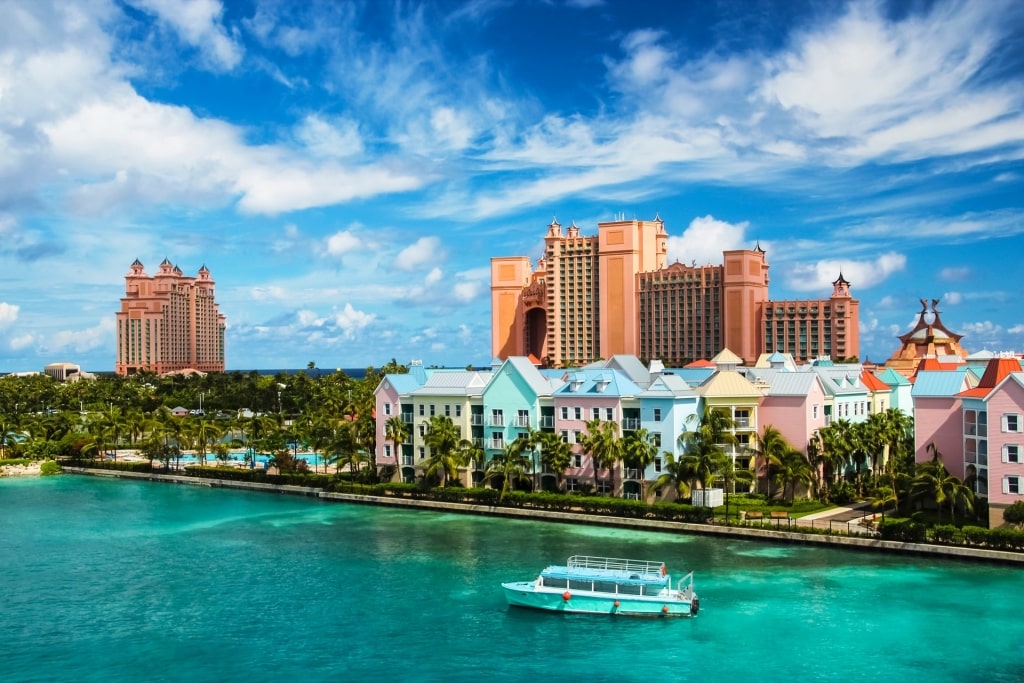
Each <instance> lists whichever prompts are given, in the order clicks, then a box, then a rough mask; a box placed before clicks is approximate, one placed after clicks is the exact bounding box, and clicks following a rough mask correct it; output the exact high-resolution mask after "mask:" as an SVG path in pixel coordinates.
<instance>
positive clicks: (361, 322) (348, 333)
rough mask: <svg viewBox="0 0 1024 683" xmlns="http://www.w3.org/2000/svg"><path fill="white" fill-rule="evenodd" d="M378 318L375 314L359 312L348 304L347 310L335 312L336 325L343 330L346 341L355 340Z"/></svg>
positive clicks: (346, 305)
mask: <svg viewBox="0 0 1024 683" xmlns="http://www.w3.org/2000/svg"><path fill="white" fill-rule="evenodd" d="M376 317H377V316H376V315H375V314H373V313H366V312H365V311H357V310H356V309H355V308H353V307H352V304H350V303H347V304H345V308H343V309H342V310H341V311H336V312H335V314H334V324H335V325H337V327H338V329H339V330H341V332H342V335H343V336H344V338H345V339H354V338H355V336H356V334H358V332H359V331H360V330H362V329H363V328H365V327H366V326H367V325H369V324H370V323H372V322H373V321H374V319H376Z"/></svg>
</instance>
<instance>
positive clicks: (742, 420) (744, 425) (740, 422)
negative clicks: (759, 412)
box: [733, 417, 750, 429]
mask: <svg viewBox="0 0 1024 683" xmlns="http://www.w3.org/2000/svg"><path fill="white" fill-rule="evenodd" d="M733 422H735V423H736V428H737V429H750V418H749V417H737V418H734V419H733Z"/></svg>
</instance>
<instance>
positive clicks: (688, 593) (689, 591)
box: [676, 572, 693, 600]
mask: <svg viewBox="0 0 1024 683" xmlns="http://www.w3.org/2000/svg"><path fill="white" fill-rule="evenodd" d="M676 591H678V592H679V595H680V596H681V598H682V599H683V600H689V599H690V598H692V597H693V572H690V573H689V574H687V575H686V576H684V577H683V578H681V579H679V582H678V583H677V584H676Z"/></svg>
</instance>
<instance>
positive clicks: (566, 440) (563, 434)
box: [562, 429, 569, 443]
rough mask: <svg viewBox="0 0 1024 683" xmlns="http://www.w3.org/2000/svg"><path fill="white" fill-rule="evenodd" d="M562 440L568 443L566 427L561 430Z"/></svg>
mask: <svg viewBox="0 0 1024 683" xmlns="http://www.w3.org/2000/svg"><path fill="white" fill-rule="evenodd" d="M562 441H564V442H565V443H569V430H568V429H563V430H562Z"/></svg>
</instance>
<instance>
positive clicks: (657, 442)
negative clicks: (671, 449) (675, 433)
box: [651, 434, 661, 448]
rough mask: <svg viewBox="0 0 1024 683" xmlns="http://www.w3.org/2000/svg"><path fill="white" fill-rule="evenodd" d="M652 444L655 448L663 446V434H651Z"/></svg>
mask: <svg viewBox="0 0 1024 683" xmlns="http://www.w3.org/2000/svg"><path fill="white" fill-rule="evenodd" d="M651 445H652V446H654V447H655V448H661V434H652V435H651Z"/></svg>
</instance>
